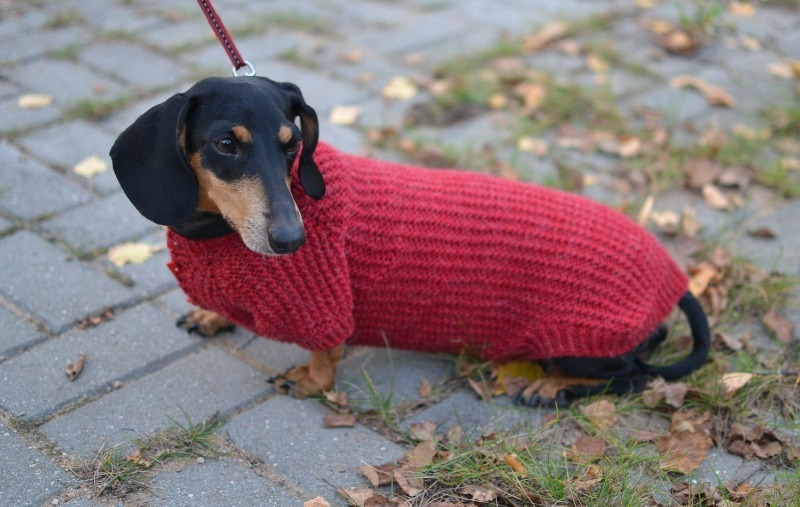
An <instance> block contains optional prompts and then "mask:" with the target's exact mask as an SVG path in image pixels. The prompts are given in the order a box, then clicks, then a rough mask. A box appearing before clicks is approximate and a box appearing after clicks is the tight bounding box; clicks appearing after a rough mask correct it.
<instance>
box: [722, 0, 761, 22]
mask: <svg viewBox="0 0 800 507" xmlns="http://www.w3.org/2000/svg"><path fill="white" fill-rule="evenodd" d="M728 9H729V10H730V11H731V14H733V15H734V16H737V17H740V18H752V17H753V16H755V15H756V6H755V5H753V4H751V3H745V2H731V4H730V6H729V7H728Z"/></svg>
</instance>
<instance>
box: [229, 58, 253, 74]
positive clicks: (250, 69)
mask: <svg viewBox="0 0 800 507" xmlns="http://www.w3.org/2000/svg"><path fill="white" fill-rule="evenodd" d="M244 67H247V69H246V70H245V71H244V72H243V73H242V74H239V69H242V68H244ZM233 75H234V77H242V76H246V77H250V76H255V75H256V69H255V67H253V64H252V63H250V62H248V61H247V60H245V61H244V65H242V66H241V67H239V68H238V69H237V68H236V67H233Z"/></svg>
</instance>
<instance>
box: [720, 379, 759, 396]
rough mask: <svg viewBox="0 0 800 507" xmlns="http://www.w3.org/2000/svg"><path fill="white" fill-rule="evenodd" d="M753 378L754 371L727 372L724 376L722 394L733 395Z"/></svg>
mask: <svg viewBox="0 0 800 507" xmlns="http://www.w3.org/2000/svg"><path fill="white" fill-rule="evenodd" d="M751 378H753V374H752V373H726V374H725V375H723V376H722V380H721V381H720V383H721V384H722V394H724V395H725V397H730V396H732V395H733V394H734V393H735V392H736V391H738V390H739V389H741V388H742V387H743V386H744V385H745V384H747V383H748V382H749V381H750V379H751Z"/></svg>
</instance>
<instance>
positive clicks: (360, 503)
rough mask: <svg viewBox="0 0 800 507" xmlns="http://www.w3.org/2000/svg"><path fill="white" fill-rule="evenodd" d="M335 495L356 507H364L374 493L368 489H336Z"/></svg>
mask: <svg viewBox="0 0 800 507" xmlns="http://www.w3.org/2000/svg"><path fill="white" fill-rule="evenodd" d="M336 493H338V494H339V496H341V497H342V498H344V499H345V500H347V501H348V502H350V503H351V504H352V505H355V506H356V507H364V503H365V502H366V501H367V500H369V499H370V498H371V497H372V496H373V495H374V494H375V492H374V491H372V490H371V489H369V488H347V489H344V488H336Z"/></svg>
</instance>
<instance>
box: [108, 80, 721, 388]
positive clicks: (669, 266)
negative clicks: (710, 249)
mask: <svg viewBox="0 0 800 507" xmlns="http://www.w3.org/2000/svg"><path fill="white" fill-rule="evenodd" d="M298 118H299V128H298V125H297V124H296V121H297V119H298ZM111 158H112V162H113V168H114V171H115V173H116V176H117V178H118V180H119V183H120V185H121V187H122V189H123V191H124V192H125V194H126V195H127V197H128V198H129V199H130V201H131V202H132V203H133V205H134V206H135V207H136V209H137V210H138V211H139V212H140V213H141V214H142V215H144V216H145V217H146V218H148V219H149V220H152V221H153V222H155V223H158V224H162V225H165V226H167V245H168V248H169V250H170V253H171V262H170V269H171V270H172V272H173V273H174V275H175V276H176V278H177V280H178V282H179V284H180V286H181V288H182V289H183V290H184V292H185V293H186V294H187V295H188V297H189V300H190V302H192V303H193V304H195V305H197V306H198V307H199V308H198V309H196V310H194V311H192V312H190V313H188V314H187V315H185V316H183V317H182V318H181V319H179V321H178V324H179V325H181V326H183V327H186V328H188V329H189V330H190V332H192V331H196V332H199V333H201V334H203V335H207V336H211V335H214V334H215V333H217V332H218V331H220V330H224V329H229V328H230V327H231V325H232V324H238V325H241V326H243V327H245V328H247V329H249V330H251V331H253V332H254V333H257V334H259V335H261V336H265V337H269V338H273V339H277V340H282V341H289V342H293V343H296V344H298V345H300V346H301V347H303V348H306V349H308V350H309V351H310V352H311V358H310V362H309V363H308V364H306V365H302V366H297V367H294V368H292V369H289V370H288V371H287V372H286V373H285V374H284V375H282V376H280V377H279V378H278V379H277V382H278V384H279V385H280V386H282V387H283V388H286V389H288V390H290V391H291V392H292V393H293V394H294V395H296V396H298V397H303V396H306V395H309V394H313V393H319V392H321V391H326V390H330V389H331V388H332V387H333V384H334V380H335V376H336V373H335V372H336V366H337V364H338V363H339V362H340V360H341V359H342V358H343V356H344V344H345V343H347V344H358V345H374V346H385V345H386V344H388V345H389V346H390V347H396V348H405V349H414V350H419V351H426V352H448V353H453V354H458V353H462V352H466V353H468V354H470V355H473V356H476V357H478V358H481V359H497V360H501V359H512V358H517V359H527V360H535V361H545V362H548V363H549V364H552V365H555V366H556V367H557V368H558V369H559V370H561V371H562V372H563V373H564V374H565V375H569V376H573V377H582V378H584V379H585V380H584V381H582V382H578V383H576V384H574V385H570V386H568V387H565V388H563V389H561V390H560V391H559V392H558V395H557V396H556V397H555V398H553V397H552V396H548V397H543V396H539V395H538V394H537V393H530V392H529V393H527V394H526V397H525V399H522V400H518V401H520V402H523V403H530V404H548V403H552V402H554V401H557V402H560V403H564V402H568V401H569V400H571V399H572V398H574V397H577V396H584V395H587V394H592V393H598V392H610V393H625V392H629V391H640V390H642V389H643V388H644V386H645V383H646V381H647V380H648V379H649V378H652V377H656V376H661V377H663V378H665V379H667V380H674V379H677V378H680V377H682V376H684V375H687V374H689V373H691V372H692V371H694V370H696V369H697V368H699V367H700V366H701V365H702V364H703V363H704V362H705V361H706V359H707V357H708V354H709V349H710V336H709V329H708V323H707V319H706V316H705V313H704V312H703V310H702V307H701V305H700V304H699V302H698V301H697V300H696V299H695V298H694V297H693V296H692V295H691V294H690V293H689V292H688V291H687V287H688V282H687V279H686V277H685V275H684V274H683V272H682V271H681V270H680V268H678V266H677V265H676V264H675V263H674V261H673V260H672V259H671V258H670V256H669V255H668V254H667V253H666V251H665V250H664V249H663V247H661V245H660V244H659V243H658V242H657V240H656V239H655V238H654V237H653V236H652V235H650V233H649V232H647V231H646V230H644V229H643V228H641V227H639V226H638V225H637V224H635V223H634V222H632V221H631V220H630V219H628V218H627V217H625V216H624V215H623V214H621V213H619V212H617V211H614V210H611V209H609V208H607V207H605V206H603V205H601V204H598V203H594V202H592V201H590V200H588V199H585V198H583V197H581V196H576V195H572V194H568V193H566V192H561V191H558V190H553V189H547V188H542V187H539V186H536V185H532V184H527V183H523V182H517V181H509V180H504V179H501V178H497V177H494V176H489V175H485V174H479V173H474V172H468V171H460V170H455V169H424V168H418V167H411V166H407V165H403V164H398V163H388V162H381V161H377V160H373V159H368V158H363V157H358V156H354V155H349V154H344V153H341V152H338V151H337V150H335V149H334V148H332V147H331V146H328V145H327V144H325V143H323V142H319V126H318V121H317V115H316V112H315V111H314V109H313V108H312V107H310V106H309V105H308V104H306V102H305V100H304V98H303V95H302V93H301V91H300V89H299V88H298V87H297V86H296V85H294V84H291V83H279V82H275V81H272V80H270V79H267V78H263V77H232V78H208V79H204V80H202V81H200V82H198V83H197V84H195V85H194V86H192V87H191V88H190V89H189V90H187V91H186V92H185V93H180V94H176V95H174V96H172V97H171V98H169V99H168V100H166V101H165V102H163V103H162V104H159V105H156V106H154V107H153V108H151V109H150V110H148V111H147V112H145V113H144V114H143V115H142V116H141V117H139V118H138V119H137V120H136V121H135V122H134V123H133V124H132V125H131V126H130V127H128V128H127V129H126V130H125V131H124V132H122V134H120V136H119V137H118V139H117V140H116V142H115V144H114V146H113V148H112V149H111ZM676 305H677V306H678V307H680V309H681V310H682V311H683V312H684V313H685V314H686V316H687V319H688V321H689V325H690V328H691V331H692V336H693V346H692V351H691V352H690V353H689V354H688V355H687V356H686V357H684V358H682V359H681V360H679V361H678V362H676V363H675V364H672V365H667V366H654V365H650V364H647V363H646V362H645V358H646V357H647V356H648V355H649V354H650V352H652V351H653V349H654V348H655V347H656V346H657V345H658V344H659V343H661V342H662V341H663V340H664V339H665V336H666V332H665V329H664V327H663V325H662V322H663V321H664V319H665V318H666V317H667V316H668V314H669V313H670V312H671V311H672V310H673V309H674V308H675V306H676Z"/></svg>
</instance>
